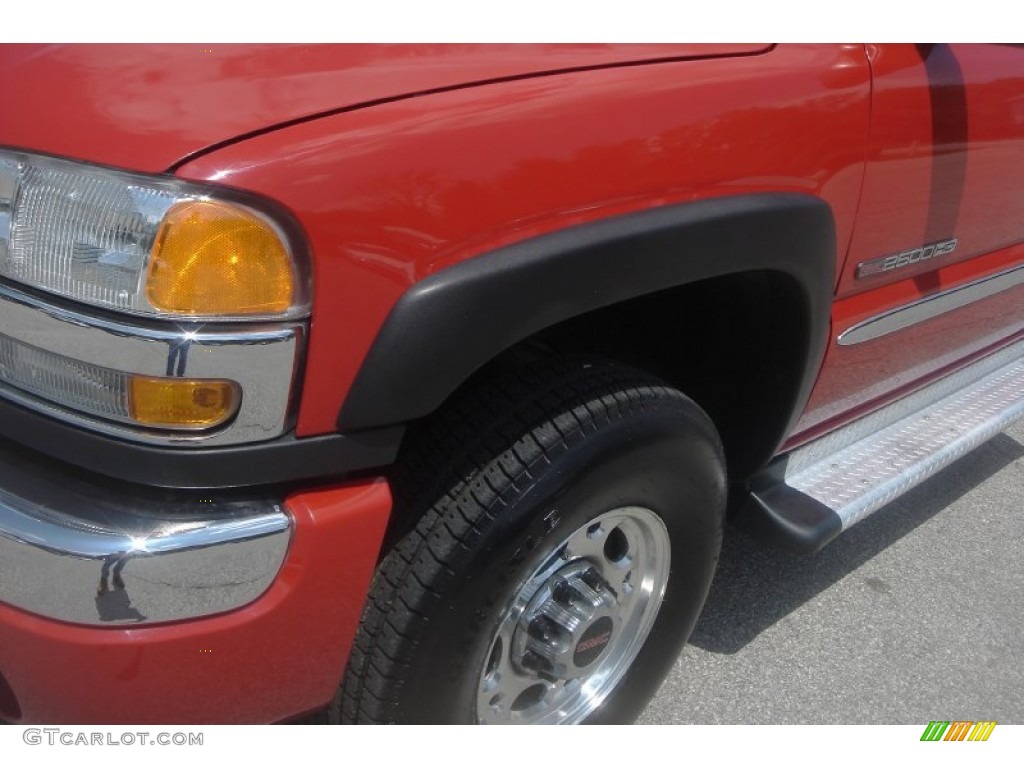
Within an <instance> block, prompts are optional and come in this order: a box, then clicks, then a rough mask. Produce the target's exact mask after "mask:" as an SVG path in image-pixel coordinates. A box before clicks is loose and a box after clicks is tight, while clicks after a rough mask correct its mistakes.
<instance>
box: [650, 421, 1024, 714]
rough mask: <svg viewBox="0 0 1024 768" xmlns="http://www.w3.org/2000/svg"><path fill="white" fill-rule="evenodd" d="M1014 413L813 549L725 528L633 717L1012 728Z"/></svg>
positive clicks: (1021, 544)
mask: <svg viewBox="0 0 1024 768" xmlns="http://www.w3.org/2000/svg"><path fill="white" fill-rule="evenodd" d="M1022 555H1024V422H1018V423H1017V424H1016V425H1015V426H1014V427H1011V428H1010V429H1009V430H1007V431H1006V432H1004V433H1002V434H1000V435H998V436H997V437H995V438H994V439H992V440H991V441H989V442H988V443H986V444H985V445H983V446H981V447H980V448H978V449H977V450H975V451H973V452H972V453H970V454H968V455H967V456H965V457H963V458H962V459H960V460H959V461H957V462H956V463H955V464H953V465H951V466H949V467H947V468H946V469H945V470H943V471H942V472H941V473H939V474H938V475H936V476H934V477H932V478H931V479H929V480H928V481H926V482H925V483H923V484H922V485H920V486H918V487H917V488H915V489H914V490H912V491H911V492H909V493H908V494H906V495H904V496H903V497H902V498H900V499H898V500H897V501H895V502H893V503H892V504H890V505H888V506H887V507H885V508H883V509H882V510H880V511H879V512H877V513H876V514H874V515H872V516H871V517H870V518H868V519H867V520H865V521H864V522H862V523H860V524H859V525H857V526H855V527H853V528H852V529H850V530H849V531H847V532H845V533H844V534H842V535H841V536H840V537H839V538H838V539H836V540H835V541H834V542H832V543H831V544H830V545H828V546H827V547H826V548H825V549H823V550H822V551H821V552H819V553H818V554H816V555H812V556H800V555H793V554H789V553H787V552H783V551H781V550H778V549H774V548H766V547H765V546H763V545H762V544H761V543H760V542H758V541H756V540H755V539H753V538H752V537H750V536H748V535H747V534H745V533H744V532H743V531H741V530H737V529H736V528H733V527H730V528H729V530H727V534H726V540H725V545H724V549H723V552H722V558H721V562H720V565H719V570H718V573H717V575H716V577H715V581H714V584H713V585H712V588H711V594H710V596H709V598H708V602H707V605H706V606H705V609H704V613H703V615H702V616H701V619H700V621H699V623H698V625H697V628H696V630H695V631H694V634H693V636H692V637H691V639H690V645H689V646H687V648H686V649H685V650H684V651H683V653H682V655H681V656H680V658H679V660H678V661H677V663H676V665H675V668H674V670H673V673H672V675H671V676H670V677H669V678H668V680H666V682H665V684H664V685H663V686H662V688H661V690H660V692H659V693H658V695H657V696H656V697H655V699H654V700H653V701H652V702H651V704H650V706H649V707H648V708H647V711H646V712H645V713H644V715H643V717H642V718H641V720H640V722H641V723H836V724H842V723H900V724H912V723H913V724H916V723H920V724H921V725H922V727H923V726H924V725H925V724H927V723H928V722H929V721H930V720H995V721H997V722H999V723H1024V557H1022Z"/></svg>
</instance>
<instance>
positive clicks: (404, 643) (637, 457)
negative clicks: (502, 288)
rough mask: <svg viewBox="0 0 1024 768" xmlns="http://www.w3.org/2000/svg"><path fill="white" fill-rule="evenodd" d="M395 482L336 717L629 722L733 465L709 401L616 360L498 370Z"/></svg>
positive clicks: (693, 611)
mask: <svg viewBox="0 0 1024 768" xmlns="http://www.w3.org/2000/svg"><path fill="white" fill-rule="evenodd" d="M401 468H402V473H401V474H399V475H398V476H396V478H395V481H394V489H395V497H396V515H397V519H398V521H399V523H400V524H401V522H402V521H407V523H406V525H407V527H406V529H405V530H404V531H399V535H398V537H397V541H396V542H395V544H394V545H393V546H392V547H391V549H390V551H389V552H388V553H387V555H386V556H385V557H384V559H383V560H382V562H381V564H380V566H379V568H378V571H377V573H376V576H375V578H374V582H373V585H372V587H371V591H370V595H369V598H368V602H367V605H366V608H365V610H364V614H363V621H362V623H361V626H360V630H359V633H358V636H357V638H356V642H355V644H354V647H353V651H352V653H351V655H350V658H349V663H348V669H347V671H346V675H345V679H344V681H343V684H342V687H341V690H340V692H339V695H338V697H337V698H336V701H335V703H334V705H333V706H332V709H331V715H332V719H335V720H340V721H344V722H407V723H437V722H445V723H467V722H475V723H580V722H629V721H631V720H633V719H634V718H635V717H636V716H637V715H638V714H639V713H640V711H641V710H642V708H643V706H644V705H645V704H646V703H647V701H648V700H649V699H650V697H651V696H652V695H653V694H654V692H655V691H656V690H657V687H658V685H659V684H660V682H661V681H662V679H663V678H664V676H665V674H666V673H667V672H668V670H669V669H670V668H671V666H672V664H673V663H674V661H675V659H676V657H677V656H678V653H679V651H680V649H681V647H682V645H683V643H684V642H685V641H686V638H687V637H688V635H689V633H690V631H691V630H692V628H693V625H694V623H695V622H696V619H697V616H698V615H699V613H700V609H701V607H702V606H703V603H704V599H705V597H706V595H707V590H708V587H709V585H710V582H711V577H712V574H713V571H714V566H715V563H716V561H717V557H718V551H719V547H720V543H721V531H722V519H723V514H724V507H725V470H724V462H723V459H722V452H721V446H720V443H719V440H718V436H717V434H716V432H715V430H714V427H713V426H712V424H711V422H710V420H709V419H708V418H707V416H706V415H705V414H704V413H703V411H701V410H700V408H698V407H697V406H696V405H695V404H694V403H693V402H692V401H691V400H689V399H688V398H686V397H685V396H684V395H683V394H682V393H680V392H678V391H676V390H674V389H672V388H670V387H667V386H665V385H664V384H663V383H661V382H659V381H657V380H655V379H653V378H652V377H650V376H648V375H646V374H644V373H641V372H638V371H636V370H634V369H631V368H627V367H624V366H619V365H616V364H613V363H605V362H601V363H597V362H587V361H563V362H558V363H555V364H551V363H546V364H544V365H543V367H541V368H534V369H530V370H523V371H518V372H516V373H514V374H507V373H506V374H505V375H504V376H503V377H502V378H500V379H497V380H494V381H492V382H489V383H486V384H483V385H482V386H480V387H478V388H477V389H476V390H474V391H473V392H471V393H470V394H469V395H467V396H465V397H463V398H461V399H460V400H458V401H456V402H455V403H453V404H452V405H451V406H450V407H449V408H447V409H446V410H445V411H444V412H443V413H442V414H439V416H438V417H437V418H436V419H435V420H433V422H432V423H431V424H430V425H429V426H428V427H427V428H426V429H425V430H424V431H423V432H422V433H421V434H419V435H417V436H415V437H414V438H413V444H412V446H411V448H410V449H409V450H408V451H406V452H405V453H404V455H403V457H402V460H401Z"/></svg>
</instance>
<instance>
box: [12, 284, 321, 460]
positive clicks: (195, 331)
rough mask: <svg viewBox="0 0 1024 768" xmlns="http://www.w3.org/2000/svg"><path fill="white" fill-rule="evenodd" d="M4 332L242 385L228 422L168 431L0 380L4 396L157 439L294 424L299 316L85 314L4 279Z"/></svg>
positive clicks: (234, 438) (154, 372)
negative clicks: (260, 319) (190, 319)
mask: <svg viewBox="0 0 1024 768" xmlns="http://www.w3.org/2000/svg"><path fill="white" fill-rule="evenodd" d="M0 331H2V332H3V334H4V335H6V336H8V337H10V338H12V339H15V340H17V341H20V342H24V343H26V344H30V345H32V346H35V347H39V348H40V349H44V350H46V351H48V352H53V353H56V354H59V355H63V356H65V357H69V358H73V359H77V360H81V361H83V362H86V363H90V364H93V365H98V366H102V367H105V368H111V369H113V370H117V371H124V372H127V373H138V374H143V375H148V376H187V377H193V378H223V379H231V380H233V381H236V382H238V384H240V385H241V387H242V403H241V406H240V408H239V410H238V414H237V416H236V417H235V419H234V420H233V421H232V422H230V423H229V424H228V425H227V426H225V427H223V428H221V429H219V430H217V431H214V432H207V433H187V432H185V433H170V432H157V431H149V430H144V429H141V428H138V427H135V426H132V425H127V424H118V423H115V422H108V421H104V420H102V419H98V418H95V417H91V416H89V415H86V414H83V413H79V412H76V411H70V410H67V409H65V408H62V407H60V406H58V405H55V404H53V403H49V402H47V401H45V400H42V399H39V398H37V397H34V396H32V395H30V394H28V393H26V392H23V391H20V390H17V389H15V388H14V387H11V386H5V385H3V384H0V396H2V397H5V398H7V399H8V400H13V401H15V402H17V403H19V404H21V405H24V406H26V407H28V408H32V409H33V410H37V411H41V412H43V413H46V414H48V415H51V416H54V417H56V418H60V419H62V420H64V421H68V422H71V423H75V424H79V425H81V426H84V427H86V428H89V429H92V430H95V431H98V432H104V433H107V434H112V435H116V436H119V437H124V438H127V439H130V440H134V441H136V442H144V443H153V444H158V445H189V444H191V445H203V446H214V445H231V444H236V443H245V442H254V441H259V440H269V439H271V438H274V437H277V436H278V435H280V434H282V433H283V432H285V431H286V430H287V429H288V428H289V427H290V422H289V417H290V408H289V407H290V405H291V392H292V382H293V380H294V378H295V367H296V364H297V360H298V356H299V350H300V349H301V347H302V340H303V335H304V333H305V326H304V324H303V323H301V322H291V323H258V324H246V325H238V326H224V325H218V324H213V323H204V324H195V323H192V324H185V323H153V322H150V323H145V322H123V321H119V320H113V319H109V318H107V317H96V316H92V315H85V314H82V313H80V312H78V311H76V310H72V309H68V308H65V307H61V306H57V305H55V304H51V303H49V302H46V301H43V300H41V299H39V298H36V297H35V296H33V295H30V294H28V293H24V292H22V291H19V290H17V289H16V288H13V287H11V286H9V285H4V284H0Z"/></svg>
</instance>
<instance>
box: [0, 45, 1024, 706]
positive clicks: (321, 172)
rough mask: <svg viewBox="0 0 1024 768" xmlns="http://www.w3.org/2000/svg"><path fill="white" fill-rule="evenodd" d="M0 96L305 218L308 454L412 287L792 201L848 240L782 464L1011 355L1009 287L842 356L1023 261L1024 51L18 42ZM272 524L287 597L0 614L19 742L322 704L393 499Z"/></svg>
mask: <svg viewBox="0 0 1024 768" xmlns="http://www.w3.org/2000/svg"><path fill="white" fill-rule="evenodd" d="M729 54H737V55H738V56H737V57H736V58H728V59H726V58H718V57H723V56H727V55H729ZM739 54H742V55H739ZM1018 57H1019V58H1018ZM655 60H657V63H654V61H655ZM644 62H646V63H644ZM625 63H628V64H631V66H619V65H620V64H625ZM584 70H585V71H584ZM542 74H543V75H545V76H543V77H541V76H540V75H542ZM872 76H873V78H874V81H873V82H872V80H871V77H872ZM0 78H2V82H3V83H4V85H3V89H4V93H5V102H4V105H5V106H4V122H3V124H2V125H0V143H3V144H6V145H15V146H20V147H24V148H28V149H38V150H41V151H46V152H51V153H55V154H63V155H68V156H73V157H79V158H82V159H85V160H90V161H94V162H102V163H107V164H112V165H118V166H124V167H130V168H135V169H139V170H149V171H158V172H159V171H164V170H167V169H168V168H172V167H175V166H178V164H179V163H180V167H177V170H176V172H177V173H178V174H179V175H180V176H181V177H184V178H188V179H193V180H204V181H210V182H215V183H220V184H225V185H229V186H233V187H236V188H239V189H245V190H249V191H252V192H256V193H260V194H263V195H266V196H268V197H271V198H274V199H276V200H278V201H280V202H281V203H282V204H284V205H285V206H287V207H288V208H290V209H291V210H292V212H294V214H295V215H296V217H297V218H298V220H299V222H300V223H301V224H302V226H303V228H304V229H305V231H306V233H307V236H308V238H309V241H310V244H311V247H312V251H313V255H314V272H315V275H314V277H315V282H314V286H315V296H314V306H313V321H312V330H311V336H310V345H309V350H308V355H307V366H306V371H305V378H304V381H303V395H302V402H301V408H300V412H299V418H298V426H297V432H298V434H299V435H300V436H310V435H316V434H322V433H329V432H332V431H334V429H335V419H336V417H337V414H338V411H339V409H340V407H341V404H342V402H343V400H344V397H345V395H346V393H347V391H348V389H349V387H350V385H351V383H352V381H353V379H354V378H355V375H356V373H357V372H358V369H359V367H360V365H361V363H362V361H363V358H364V356H365V354H366V352H367V350H368V349H369V348H370V345H371V344H372V342H373V340H374V337H375V335H376V334H377V332H378V330H379V328H380V326H381V324H382V323H383V321H384V319H385V318H386V316H387V314H388V312H389V311H390V310H391V308H392V307H393V306H394V304H395V302H396V301H397V300H398V298H399V297H400V296H401V295H402V293H403V292H404V291H405V290H406V289H408V288H409V287H410V286H411V285H413V284H414V283H415V282H417V281H418V280H421V279H422V278H424V277H425V276H427V275H430V274H432V273H434V272H436V271H438V270H440V269H443V268H445V267H447V266H450V265H453V264H456V263H458V262H460V261H463V260H465V259H470V258H473V257H475V256H477V255H480V254H482V253H486V252H488V251H490V250H493V249H494V248H497V247H500V246H503V245H507V244H509V243H512V242H516V241H520V240H524V239H527V238H530V237H534V236H537V235H540V234H544V233H547V232H552V231H556V230H559V229H562V228H564V227H567V226H571V225H574V224H579V223H583V222H587V221H592V220H597V219H600V218H604V217H607V216H611V215H616V214H621V213H625V212H630V211H637V210H643V209H647V208H652V207H657V206H661V205H666V204H671V203H677V202H684V201H690V200H697V199H702V198H709V197H715V196H722V195H733V194H743V193H748V192H762V191H797V192H805V193H809V194H813V195H816V196H818V197H820V198H822V199H823V200H825V201H826V202H828V203H829V205H830V206H831V208H832V211H833V214H834V217H835V222H836V232H837V251H836V254H835V260H836V268H837V289H838V299H837V301H836V303H835V305H834V307H833V314H832V323H833V327H832V336H833V342H832V344H831V345H830V347H829V349H828V352H827V355H826V360H825V365H824V367H823V369H822V371H821V374H820V376H819V379H818V383H817V386H816V388H815V390H814V393H813V394H812V397H811V400H810V403H809V405H808V408H807V410H806V412H805V414H804V417H803V419H802V420H801V422H800V424H799V426H798V434H796V435H795V436H794V438H793V439H792V440H791V441H790V444H791V445H796V444H798V443H799V442H801V441H804V440H807V439H810V438H812V437H814V436H817V435H819V434H821V433H822V432H824V431H826V430H828V429H831V428H833V427H836V426H839V425H841V424H842V423H844V422H846V421H848V420H850V419H851V418H854V417H855V416H857V415H860V414H862V413H864V412H866V411H867V410H870V409H872V408H874V407H876V406H878V405H880V404H882V403H883V402H885V401H886V400H887V399H888V398H891V397H892V396H893V395H894V394H899V393H901V392H903V391H906V390H908V389H911V388H913V387H916V386H918V385H920V384H921V383H923V382H924V381H926V380H928V379H929V378H930V377H934V376H935V375H937V374H938V373H941V372H944V371H946V370H949V369H950V368H953V367H956V366H957V365H960V364H962V363H963V362H964V361H965V360H966V359H969V358H970V357H971V356H976V355H978V354H982V353H984V352H985V351H987V350H988V349H990V348H992V347H993V346H996V345H998V344H1001V343H1004V342H1005V341H1006V340H1007V339H1008V338H1010V337H1011V336H1014V335H1015V334H1020V333H1021V331H1022V328H1021V326H1022V318H1021V314H1020V307H1021V306H1022V301H1024V288H1021V287H1018V288H1015V289H1012V290H1009V291H1006V292H1004V293H1002V294H999V295H997V296H994V297H991V298H989V299H986V300H984V301H981V302H977V303H976V304H974V305H972V306H970V307H966V308H964V309H961V310H958V311H956V312H954V313H950V314H948V315H945V316H942V317H938V318H935V319H933V320H930V321H927V322H924V323H921V324H919V325H917V326H914V327H912V328H909V329H906V330H904V331H901V332H899V333H897V334H893V335H891V336H888V337H885V338H882V339H878V340H875V341H872V342H867V343H864V344H859V345H855V346H850V347H840V346H838V345H837V344H835V342H834V338H835V337H836V336H837V335H838V334H839V333H840V332H841V331H843V330H844V329H846V328H849V327H850V326H852V325H854V324H856V323H858V322H861V321H863V320H865V319H867V318H869V317H871V316H874V315H876V314H879V313H880V312H883V311H886V310H889V309H894V308H897V307H900V306H903V305H906V304H907V303H910V302H912V301H914V300H916V299H918V298H921V297H922V296H926V295H929V294H931V293H934V292H935V291H938V290H943V289H946V288H949V287H953V286H956V285H960V284H963V283H965V282H968V281H971V280H974V279H978V278H980V277H984V276H986V275H990V274H994V273H997V272H999V271H1000V270H1003V269H1006V268H1008V267H1010V266H1013V265H1017V264H1020V263H1022V262H1024V174H1022V173H1018V172H1016V171H1017V170H1018V169H1020V168H1024V51H1022V49H1020V48H1019V47H1016V48H1015V47H1012V46H933V47H927V48H918V47H914V46H899V45H881V46H872V47H869V48H868V49H865V48H864V47H863V46H837V45H801V46H790V45H783V46H779V47H776V48H773V49H771V50H765V47H764V46H755V45H748V46H690V45H687V46H619V45H612V46H346V47H321V46H311V47H310V46H302V47H294V48H292V47H269V48H268V47H262V46H215V47H212V48H204V47H200V46H171V47H159V48H154V47H150V46H147V47H136V46H116V47H103V46H99V47H70V48H51V47H28V46H7V47H0ZM54 83H60V88H59V94H58V92H57V91H55V89H54V88H53V84H54ZM468 83H477V85H475V86H474V87H463V86H465V85H466V84H468ZM56 95H59V98H56V97H55V96H56ZM413 95H415V98H405V97H407V96H413ZM355 106H360V108H359V109H354V108H353V107H355ZM317 115H319V117H318V118H317V119H306V118H310V117H312V116H317ZM72 123H73V124H74V125H75V130H68V129H67V126H68V125H69V124H72ZM282 124H284V125H283V126H282ZM275 126H277V128H276V130H269V129H271V128H274V127H275ZM250 134H252V135H251V136H249V135H250ZM239 136H249V138H247V139H246V140H244V141H238V142H234V143H226V144H225V142H230V140H232V139H235V138H237V137H239ZM222 144H223V146H221V145H222ZM211 147H219V148H216V149H214V150H213V151H208V152H207V151H205V150H209V149H210V148H211ZM183 159H187V161H186V162H182V160H183ZM1008 169H1012V170H1008ZM953 236H955V237H958V238H959V239H960V245H959V248H958V250H957V251H956V253H955V254H954V255H953V256H952V257H951V258H949V259H948V260H947V261H945V262H943V263H929V264H923V265H921V266H919V267H916V268H910V269H907V270H902V271H898V272H897V273H894V274H891V275H887V276H886V275H883V276H879V277H876V278H872V279H870V280H857V279H856V278H855V277H854V270H855V269H856V265H857V264H858V263H859V262H861V261H864V260H866V259H871V258H875V257H878V256H883V255H886V254H889V253H892V252H895V251H899V250H902V249H905V248H911V247H914V246H918V245H922V244H924V243H927V242H932V241H934V240H938V239H942V238H946V237H953ZM698 257H701V258H704V257H706V255H704V254H701V255H692V254H681V256H680V258H698ZM624 258H628V256H625V257H624ZM480 311H481V312H485V311H486V307H481V308H480ZM287 506H288V509H289V510H290V512H291V514H292V515H293V516H294V518H295V521H296V528H295V536H294V539H293V542H292V546H291V549H290V551H289V554H288V558H287V561H286V563H285V566H284V568H283V570H282V573H281V575H280V577H279V578H278V579H277V581H276V582H275V584H274V585H273V586H272V587H271V589H270V590H269V591H268V592H267V593H266V594H265V595H264V596H263V597H261V598H260V599H259V600H258V601H256V602H255V603H253V604H252V605H250V606H248V607H246V608H244V609H241V610H239V611H235V612H232V613H229V614H225V615H222V616H217V617H212V618H208V619H203V620H198V621H193V622H184V623H180V624H173V625H166V626H161V627H152V628H145V629H131V628H116V629H115V628H111V629H96V628H85V627H76V626H69V625H64V624H60V623H57V622H53V621H48V620H44V619H40V618H37V617H33V616H30V615H28V614H26V613H24V612H21V611H18V610H15V609H12V608H8V607H6V606H2V605H0V659H2V660H3V674H4V676H5V678H6V680H7V682H8V683H9V684H10V686H11V688H12V689H13V690H14V692H15V694H16V696H17V697H18V701H19V704H20V705H21V707H22V710H23V715H24V719H25V720H26V721H31V722H71V721H75V722H82V723H84V722H117V721H123V722H128V721H131V722H182V723H185V722H251V721H266V720H277V719H281V718H285V717H289V716H293V715H295V714H298V713H300V712H302V711H305V710H309V709H312V708H315V707H317V706H320V705H322V704H324V703H325V702H326V701H327V700H328V699H329V698H330V697H331V695H332V693H333V690H334V687H335V685H336V683H337V681H338V679H339V678H340V676H341V672H342V665H343V664H344V661H345V659H346V657H347V655H348V651H349V647H350V643H351V641H352V637H353V635H354V632H355V629H356V627H357V623H358V620H359V616H360V611H361V608H362V602H363V599H364V596H365V594H366V590H367V586H368V584H369V579H370V576H371V573H372V571H373V568H374V566H375V559H376V555H377V552H378V549H379V547H380V544H381V541H382V537H383V534H384V529H385V526H386V523H387V518H388V514H389V511H390V495H389V492H388V488H387V485H386V483H385V482H384V481H383V480H371V481H366V482H363V483H359V484H353V485H348V486H343V487H338V488H332V489H324V490H315V491H311V492H309V493H303V494H298V495H296V496H293V497H291V498H290V499H289V500H288V502H287ZM204 650H209V651H211V652H210V653H209V654H207V653H200V651H204ZM97 691H102V692H103V694H102V695H97ZM155 692H158V693H156V694H155Z"/></svg>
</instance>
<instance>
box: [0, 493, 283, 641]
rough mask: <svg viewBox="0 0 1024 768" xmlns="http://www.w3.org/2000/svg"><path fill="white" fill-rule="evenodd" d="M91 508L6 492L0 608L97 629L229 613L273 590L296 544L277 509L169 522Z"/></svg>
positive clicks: (0, 525)
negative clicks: (57, 507)
mask: <svg viewBox="0 0 1024 768" xmlns="http://www.w3.org/2000/svg"><path fill="white" fill-rule="evenodd" d="M83 503H84V504H88V502H87V501H86V502H83ZM92 506H93V507H94V509H86V510H85V512H84V513H83V514H86V515H90V517H91V519H90V518H85V517H81V516H78V515H77V514H76V515H75V516H72V515H69V514H64V513H61V512H55V511H53V510H52V509H49V508H47V507H46V506H41V505H38V504H36V503H34V502H31V501H28V500H26V499H23V498H20V497H18V496H15V495H13V494H11V493H8V492H7V491H6V490H4V489H0V601H3V602H5V603H7V604H9V605H13V606H15V607H17V608H20V609H22V610H25V611H28V612H30V613H33V614H37V615H40V616H46V617H48V618H51V619H58V620H60V621H68V622H73V623H76V624H93V625H106V624H132V625H136V624H151V623H156V622H166V621H175V620H180V619H194V618H197V617H199V616H207V615H211V614H215V613H223V612H224V611H229V610H232V609H235V608H238V607H240V606H243V605H246V604H247V603H250V602H252V601H253V600H255V599H256V598H257V597H259V596H260V595H261V594H263V593H264V592H265V591H266V590H267V589H268V588H269V587H270V585H271V583H272V582H273V580H274V578H275V576H276V575H277V573H278V571H279V570H280V568H281V564H282V563H283V562H284V557H285V554H286V552H287V549H288V542H289V539H290V537H291V519H290V518H289V517H288V515H287V514H286V513H285V512H284V511H283V510H282V509H281V508H280V507H279V506H278V505H277V504H275V503H269V504H264V505H258V504H257V505H253V508H252V509H251V510H250V513H249V514H248V515H247V516H237V515H228V516H222V517H220V518H218V517H211V516H210V515H209V511H208V510H203V511H204V512H206V513H207V514H205V515H197V516H196V517H194V518H191V519H189V518H187V517H177V519H164V520H160V519H153V518H150V517H148V516H146V515H145V514H143V513H135V512H132V511H128V510H119V511H117V512H116V513H114V514H111V513H110V511H109V510H103V508H102V507H103V505H102V503H100V502H96V503H95V504H94V505H92ZM76 512H77V510H76Z"/></svg>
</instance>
